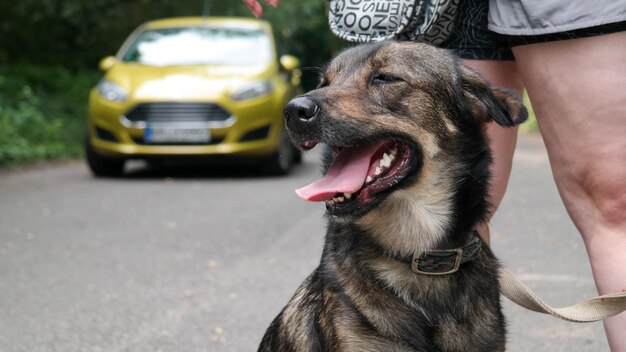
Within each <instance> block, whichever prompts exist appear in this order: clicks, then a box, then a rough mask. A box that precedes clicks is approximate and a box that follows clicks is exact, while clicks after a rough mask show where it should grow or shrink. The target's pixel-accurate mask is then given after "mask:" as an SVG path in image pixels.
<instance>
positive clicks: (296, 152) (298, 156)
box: [292, 147, 302, 164]
mask: <svg viewBox="0 0 626 352" xmlns="http://www.w3.org/2000/svg"><path fill="white" fill-rule="evenodd" d="M292 148H293V162H294V163H295V164H300V163H302V151H301V150H300V149H298V148H296V147H292Z"/></svg>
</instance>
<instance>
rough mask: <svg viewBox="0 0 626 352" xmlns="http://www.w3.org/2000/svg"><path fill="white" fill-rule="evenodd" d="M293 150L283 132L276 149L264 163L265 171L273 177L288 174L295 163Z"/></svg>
mask: <svg viewBox="0 0 626 352" xmlns="http://www.w3.org/2000/svg"><path fill="white" fill-rule="evenodd" d="M294 150H295V148H294V146H293V145H292V144H291V142H290V141H289V138H288V137H287V133H285V131H283V133H282V134H281V136H280V141H279V142H278V149H277V150H276V151H275V152H274V153H273V154H272V155H270V157H269V158H268V160H267V161H266V162H265V167H266V169H267V171H268V172H269V173H270V174H273V175H286V174H288V173H289V171H291V167H292V166H293V164H294V161H295V153H294Z"/></svg>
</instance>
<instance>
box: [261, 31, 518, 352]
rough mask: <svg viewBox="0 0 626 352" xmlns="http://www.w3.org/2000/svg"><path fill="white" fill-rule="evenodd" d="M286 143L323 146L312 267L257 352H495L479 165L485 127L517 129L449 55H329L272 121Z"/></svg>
mask: <svg viewBox="0 0 626 352" xmlns="http://www.w3.org/2000/svg"><path fill="white" fill-rule="evenodd" d="M284 114H285V123H286V126H287V130H288V132H289V135H290V138H291V140H292V141H293V143H294V145H297V146H300V147H301V148H302V149H304V150H308V149H311V148H313V147H314V146H315V145H317V144H324V145H325V146H326V155H325V157H324V163H323V164H324V170H325V171H324V172H325V177H324V178H323V179H322V180H320V181H318V182H315V183H313V184H311V185H309V186H306V187H304V188H301V189H300V190H298V191H297V193H298V194H299V195H300V196H301V197H302V198H304V199H307V200H311V201H323V202H325V204H326V209H327V220H328V231H327V234H326V237H325V244H324V250H323V253H322V258H321V261H320V264H319V266H318V267H317V269H315V271H314V272H313V273H312V274H311V275H310V276H309V277H308V278H306V280H305V281H304V282H303V283H302V285H301V286H300V287H299V288H298V289H297V291H296V293H295V294H294V296H293V298H292V299H291V300H290V301H289V303H288V304H287V305H286V307H285V308H284V309H283V310H282V311H281V312H280V314H278V316H277V317H276V318H275V319H274V320H273V322H272V323H271V325H270V326H269V328H268V329H267V331H266V333H265V335H264V337H263V339H262V341H261V344H260V347H259V351H261V352H270V351H272V352H277V351H279V352H282V351H359V352H361V351H376V352H382V351H395V352H397V351H429V352H432V351H464V352H469V351H480V352H486V351H504V350H505V342H506V336H505V334H506V327H505V319H504V317H503V314H502V311H501V305H500V292H499V283H498V274H497V273H498V268H499V263H498V261H497V259H496V258H495V256H494V255H493V253H492V252H491V251H490V250H489V247H488V246H487V245H485V244H484V243H482V241H481V240H480V239H479V237H478V235H477V233H476V230H475V228H476V225H477V224H479V223H480V222H482V221H484V219H485V216H486V213H487V209H488V202H487V188H488V184H489V167H490V163H491V156H490V151H489V145H488V141H487V139H486V136H485V126H486V124H487V123H488V122H490V121H495V122H496V123H498V124H500V125H502V126H515V125H518V124H519V123H521V122H523V121H524V120H525V119H526V117H527V112H526V109H525V108H524V106H523V104H522V102H521V101H520V98H519V97H518V96H517V95H516V94H515V93H513V92H511V91H508V90H505V89H500V88H492V87H490V85H489V84H488V82H487V81H486V80H485V79H483V78H482V77H481V76H480V75H479V74H478V73H477V72H475V71H473V70H471V69H469V68H467V67H465V66H463V65H462V64H461V63H460V62H459V59H458V58H457V57H455V56H454V55H453V54H451V53H450V52H448V51H446V50H443V49H438V48H435V47H432V46H430V45H427V44H420V43H412V42H396V41H383V42H379V43H372V44H364V45H360V46H356V47H353V48H351V49H348V50H346V51H343V52H341V53H340V54H339V55H338V56H337V57H336V58H334V59H333V60H332V61H331V63H330V64H329V65H328V67H327V68H326V69H325V72H324V74H323V76H322V78H321V82H320V84H319V86H318V87H317V88H316V89H315V90H313V91H310V92H308V93H306V94H304V95H301V96H298V97H296V98H294V99H293V100H291V101H290V102H289V103H288V104H287V105H286V106H285V109H284Z"/></svg>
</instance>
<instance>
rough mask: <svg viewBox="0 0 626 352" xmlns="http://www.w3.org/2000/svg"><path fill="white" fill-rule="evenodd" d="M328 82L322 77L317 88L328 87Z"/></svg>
mask: <svg viewBox="0 0 626 352" xmlns="http://www.w3.org/2000/svg"><path fill="white" fill-rule="evenodd" d="M328 85H329V83H328V81H327V80H325V79H323V80H322V81H321V82H320V84H318V85H317V89H320V88H324V87H328Z"/></svg>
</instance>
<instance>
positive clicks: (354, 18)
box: [328, 0, 460, 45]
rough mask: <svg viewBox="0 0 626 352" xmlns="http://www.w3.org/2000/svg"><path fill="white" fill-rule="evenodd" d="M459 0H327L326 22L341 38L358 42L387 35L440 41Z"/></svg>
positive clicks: (375, 39) (444, 37)
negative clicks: (328, 4)
mask: <svg viewBox="0 0 626 352" xmlns="http://www.w3.org/2000/svg"><path fill="white" fill-rule="evenodd" d="M459 1H460V0H329V2H330V9H329V12H328V23H329V24H330V29H331V30H332V31H333V33H335V34H336V35H337V36H339V37H340V38H342V39H344V40H347V41H351V42H357V43H366V42H372V41H381V40H385V39H390V38H396V39H400V40H412V41H425V42H428V43H431V44H434V45H438V44H441V43H443V42H444V41H445V40H446V39H447V38H448V36H449V35H450V32H451V31H452V28H453V26H454V19H455V17H456V16H455V15H456V9H457V7H458V5H459Z"/></svg>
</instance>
